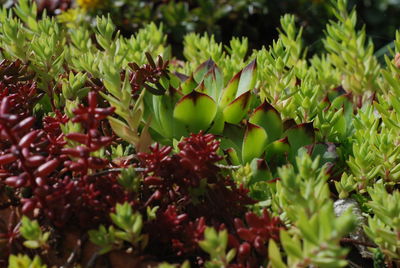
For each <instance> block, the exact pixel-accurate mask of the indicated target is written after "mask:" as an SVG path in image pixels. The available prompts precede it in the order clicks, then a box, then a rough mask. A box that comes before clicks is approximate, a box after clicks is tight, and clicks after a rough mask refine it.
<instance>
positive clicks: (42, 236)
mask: <svg viewBox="0 0 400 268" xmlns="http://www.w3.org/2000/svg"><path fill="white" fill-rule="evenodd" d="M19 231H20V233H21V235H22V237H23V238H24V239H25V240H26V241H24V246H25V247H27V248H31V249H37V248H42V249H44V248H47V247H48V244H47V240H48V239H49V237H50V232H44V233H43V231H42V229H41V228H40V226H39V223H38V221H36V220H34V221H31V220H30V219H29V218H28V217H26V216H23V217H22V220H21V227H20V228H19Z"/></svg>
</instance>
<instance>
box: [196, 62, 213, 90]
mask: <svg viewBox="0 0 400 268" xmlns="http://www.w3.org/2000/svg"><path fill="white" fill-rule="evenodd" d="M214 66H215V62H214V61H213V60H211V59H209V60H207V61H206V62H203V63H202V64H201V65H200V66H199V67H197V69H196V70H195V71H194V72H193V78H194V81H195V82H196V83H197V84H200V82H201V81H203V79H204V76H205V75H206V74H207V73H208V71H209V70H210V69H211V68H213V67H214Z"/></svg>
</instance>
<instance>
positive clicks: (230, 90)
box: [219, 60, 257, 108]
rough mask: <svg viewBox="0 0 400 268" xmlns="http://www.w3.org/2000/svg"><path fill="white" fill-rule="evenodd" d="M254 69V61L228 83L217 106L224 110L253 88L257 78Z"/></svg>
mask: <svg viewBox="0 0 400 268" xmlns="http://www.w3.org/2000/svg"><path fill="white" fill-rule="evenodd" d="M256 69H257V63H256V61H255V60H254V61H252V62H251V63H250V64H249V65H247V66H246V67H245V68H244V69H243V70H241V71H240V72H238V73H237V74H236V75H235V76H234V77H233V78H232V79H231V80H230V81H229V83H228V85H227V86H226V87H225V88H224V90H223V92H222V95H221V98H220V100H219V105H220V106H221V107H222V108H225V107H226V106H227V105H228V104H229V103H231V102H232V101H233V100H234V99H235V98H237V97H238V96H240V95H243V94H244V93H246V92H247V91H249V90H252V89H253V88H254V86H255V83H256V78H257V70H256Z"/></svg>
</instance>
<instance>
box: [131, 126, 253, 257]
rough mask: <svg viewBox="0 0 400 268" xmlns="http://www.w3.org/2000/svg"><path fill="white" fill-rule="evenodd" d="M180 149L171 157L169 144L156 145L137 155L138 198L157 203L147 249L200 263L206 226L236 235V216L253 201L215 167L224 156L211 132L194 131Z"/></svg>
mask: <svg viewBox="0 0 400 268" xmlns="http://www.w3.org/2000/svg"><path fill="white" fill-rule="evenodd" d="M178 148H179V152H178V153H176V154H173V155H170V153H171V150H172V149H171V147H161V148H160V147H159V145H156V146H154V147H152V148H151V153H140V154H138V156H139V159H140V160H141V164H142V166H143V167H144V168H145V171H144V172H143V174H144V183H143V189H142V192H141V196H140V198H141V200H142V201H141V202H142V203H143V207H145V206H148V205H150V206H158V207H159V208H158V211H157V217H156V218H155V219H154V220H152V221H150V222H149V223H148V224H147V225H146V227H145V229H146V232H147V233H149V234H150V243H149V246H148V249H147V250H148V251H149V252H160V254H161V253H162V255H164V258H167V259H168V256H181V257H182V259H184V258H189V259H192V261H193V262H194V263H197V264H198V265H200V264H201V263H204V261H205V259H206V256H205V255H204V252H202V251H201V250H200V249H199V247H198V242H199V241H200V240H202V239H203V233H204V229H205V226H206V225H211V226H214V227H215V228H217V229H221V228H222V229H224V228H228V230H229V231H230V232H232V233H233V234H234V236H236V234H235V226H234V219H235V218H236V217H242V216H243V215H244V214H245V213H246V211H247V208H246V206H247V205H250V204H253V203H254V201H253V200H252V199H251V198H249V197H248V195H247V193H248V190H247V189H244V188H243V187H237V186H236V184H235V183H234V182H233V180H232V179H230V178H229V177H226V176H224V175H223V172H222V171H221V169H220V168H219V167H218V166H217V165H216V164H217V162H219V161H220V160H222V157H221V156H219V155H218V154H217V150H218V148H219V142H218V141H217V140H216V139H215V137H214V136H213V135H211V134H206V135H204V134H202V133H199V134H192V135H191V136H190V137H188V138H185V139H184V140H183V141H182V142H180V143H179V144H178ZM159 230H163V231H161V232H160V231H159ZM237 239H239V237H237ZM162 255H158V256H162ZM194 256H197V259H193V257H194Z"/></svg>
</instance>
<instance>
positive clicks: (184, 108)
mask: <svg viewBox="0 0 400 268" xmlns="http://www.w3.org/2000/svg"><path fill="white" fill-rule="evenodd" d="M216 113H217V104H216V103H215V101H214V100H213V99H212V98H211V97H209V96H207V95H206V94H203V93H200V92H197V91H193V92H192V93H190V94H188V95H186V96H184V97H183V98H182V99H181V100H180V101H179V102H178V103H177V104H176V105H175V109H174V118H175V119H177V120H179V121H181V122H182V123H183V124H185V125H187V126H188V127H189V129H190V131H193V132H198V131H200V130H205V129H207V128H208V127H209V126H210V124H211V122H212V121H213V120H214V118H215V115H216Z"/></svg>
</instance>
